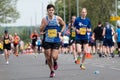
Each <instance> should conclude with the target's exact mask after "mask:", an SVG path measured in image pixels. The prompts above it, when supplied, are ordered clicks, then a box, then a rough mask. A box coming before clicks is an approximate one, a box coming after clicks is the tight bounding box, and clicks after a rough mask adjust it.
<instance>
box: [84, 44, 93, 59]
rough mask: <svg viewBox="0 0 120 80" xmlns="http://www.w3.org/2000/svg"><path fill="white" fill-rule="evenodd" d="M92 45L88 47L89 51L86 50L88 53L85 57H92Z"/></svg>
mask: <svg viewBox="0 0 120 80" xmlns="http://www.w3.org/2000/svg"><path fill="white" fill-rule="evenodd" d="M90 52H91V47H90V46H89V45H88V47H87V51H86V55H85V57H86V58H88V59H89V58H92V55H91V53H90Z"/></svg>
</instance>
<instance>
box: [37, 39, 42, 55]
mask: <svg viewBox="0 0 120 80" xmlns="http://www.w3.org/2000/svg"><path fill="white" fill-rule="evenodd" d="M36 45H37V52H38V53H39V54H40V53H41V52H42V47H41V39H40V37H38V39H37V42H36Z"/></svg>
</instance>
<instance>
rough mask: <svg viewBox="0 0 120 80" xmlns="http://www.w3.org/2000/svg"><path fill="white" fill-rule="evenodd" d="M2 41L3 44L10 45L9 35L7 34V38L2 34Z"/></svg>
mask: <svg viewBox="0 0 120 80" xmlns="http://www.w3.org/2000/svg"><path fill="white" fill-rule="evenodd" d="M3 43H4V45H10V44H11V43H10V38H9V35H8V37H7V38H6V37H5V36H4V41H3Z"/></svg>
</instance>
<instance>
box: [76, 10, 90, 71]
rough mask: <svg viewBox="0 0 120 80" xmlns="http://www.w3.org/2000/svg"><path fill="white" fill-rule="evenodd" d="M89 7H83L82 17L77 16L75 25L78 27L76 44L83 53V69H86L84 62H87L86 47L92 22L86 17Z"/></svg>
mask: <svg viewBox="0 0 120 80" xmlns="http://www.w3.org/2000/svg"><path fill="white" fill-rule="evenodd" d="M86 15H87V9H86V8H82V11H81V17H77V18H76V20H75V22H74V26H75V29H76V46H77V53H78V54H79V56H80V54H81V53H82V61H81V64H80V68H81V69H83V70H84V69H85V67H84V62H85V55H86V50H87V49H86V48H87V44H88V36H87V32H90V31H91V22H90V19H88V18H86ZM82 49H83V50H82Z"/></svg>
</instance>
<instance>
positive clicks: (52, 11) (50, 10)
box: [47, 8, 55, 16]
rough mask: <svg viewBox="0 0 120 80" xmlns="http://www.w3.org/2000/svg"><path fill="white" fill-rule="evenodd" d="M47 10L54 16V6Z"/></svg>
mask: <svg viewBox="0 0 120 80" xmlns="http://www.w3.org/2000/svg"><path fill="white" fill-rule="evenodd" d="M47 12H48V15H49V16H53V15H54V12H55V10H54V8H49V9H48V10H47Z"/></svg>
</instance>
